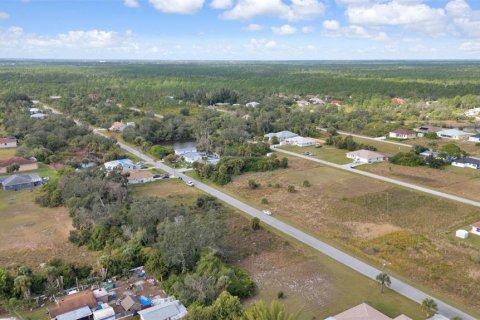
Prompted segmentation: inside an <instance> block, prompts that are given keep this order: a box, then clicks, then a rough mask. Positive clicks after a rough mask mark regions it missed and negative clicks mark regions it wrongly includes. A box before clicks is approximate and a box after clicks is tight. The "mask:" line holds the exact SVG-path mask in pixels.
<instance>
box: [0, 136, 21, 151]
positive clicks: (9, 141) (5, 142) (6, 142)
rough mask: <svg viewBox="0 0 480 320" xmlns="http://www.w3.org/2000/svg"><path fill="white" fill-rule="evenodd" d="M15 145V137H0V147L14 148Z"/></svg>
mask: <svg viewBox="0 0 480 320" xmlns="http://www.w3.org/2000/svg"><path fill="white" fill-rule="evenodd" d="M16 147H17V139H14V138H0V149H7V148H16Z"/></svg>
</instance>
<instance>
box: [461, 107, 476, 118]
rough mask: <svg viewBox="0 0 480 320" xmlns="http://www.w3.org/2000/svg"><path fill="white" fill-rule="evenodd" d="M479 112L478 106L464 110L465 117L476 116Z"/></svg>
mask: <svg viewBox="0 0 480 320" xmlns="http://www.w3.org/2000/svg"><path fill="white" fill-rule="evenodd" d="M479 113H480V108H473V109H468V110H467V111H465V112H464V115H465V117H476V116H477V115H478V114H479Z"/></svg>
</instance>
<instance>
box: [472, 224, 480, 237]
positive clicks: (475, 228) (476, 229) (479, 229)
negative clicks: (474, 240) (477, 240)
mask: <svg viewBox="0 0 480 320" xmlns="http://www.w3.org/2000/svg"><path fill="white" fill-rule="evenodd" d="M471 227H472V230H470V233H473V234H476V235H477V236H480V221H479V222H475V223H474V224H472V225H471Z"/></svg>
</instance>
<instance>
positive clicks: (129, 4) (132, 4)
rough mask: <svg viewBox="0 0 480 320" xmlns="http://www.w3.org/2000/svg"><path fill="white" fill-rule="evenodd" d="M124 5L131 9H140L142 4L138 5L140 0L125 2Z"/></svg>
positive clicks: (124, 0) (126, 0) (125, 0)
mask: <svg viewBox="0 0 480 320" xmlns="http://www.w3.org/2000/svg"><path fill="white" fill-rule="evenodd" d="M123 4H124V5H125V6H127V7H129V8H138V7H140V4H139V3H138V0H123Z"/></svg>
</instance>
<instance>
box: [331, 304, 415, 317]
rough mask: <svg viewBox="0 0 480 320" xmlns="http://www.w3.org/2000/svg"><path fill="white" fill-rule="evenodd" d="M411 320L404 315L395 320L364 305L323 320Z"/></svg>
mask: <svg viewBox="0 0 480 320" xmlns="http://www.w3.org/2000/svg"><path fill="white" fill-rule="evenodd" d="M353 319H355V320H412V319H411V318H409V317H407V316H406V315H403V314H402V315H399V316H398V317H396V318H390V317H388V316H386V315H384V314H383V313H381V312H380V311H378V310H377V309H374V308H372V307H371V306H369V305H368V304H366V303H362V304H359V305H358V306H356V307H353V308H351V309H348V310H346V311H344V312H342V313H339V314H337V315H336V316H333V317H328V318H327V319H325V320H353Z"/></svg>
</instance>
